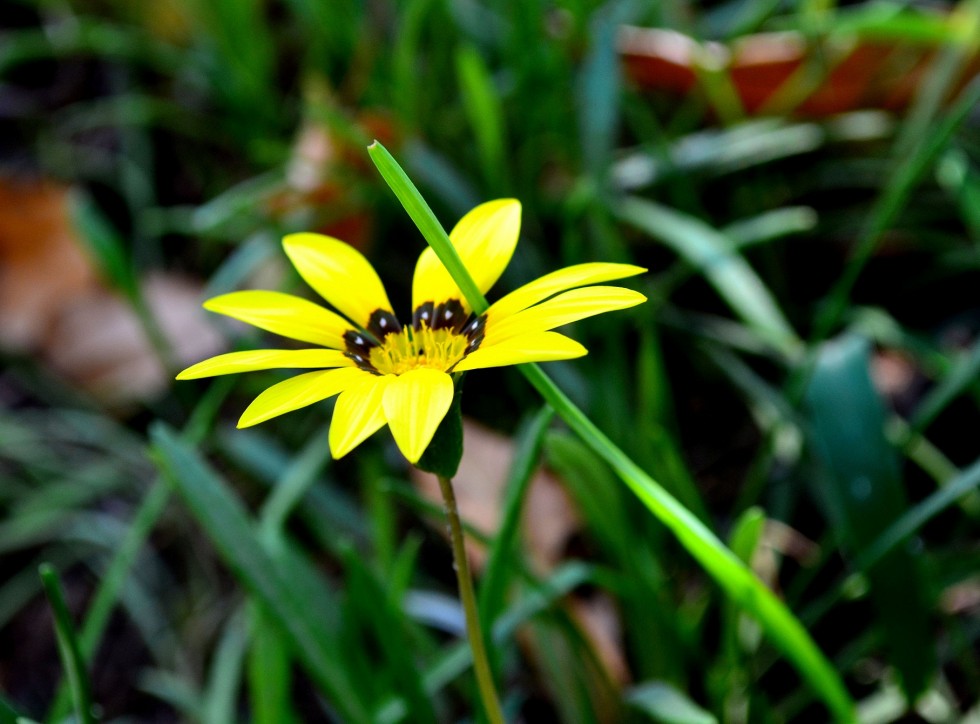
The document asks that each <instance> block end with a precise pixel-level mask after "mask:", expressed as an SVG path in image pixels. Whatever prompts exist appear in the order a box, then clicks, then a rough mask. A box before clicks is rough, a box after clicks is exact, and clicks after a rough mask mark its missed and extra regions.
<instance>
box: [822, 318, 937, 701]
mask: <svg viewBox="0 0 980 724" xmlns="http://www.w3.org/2000/svg"><path fill="white" fill-rule="evenodd" d="M869 364H870V345H869V343H868V342H867V340H865V339H863V338H860V337H857V336H853V335H847V336H844V337H841V338H839V339H837V340H834V341H831V342H827V343H825V344H824V345H823V346H822V347H821V349H820V351H819V354H818V356H817V359H816V364H815V367H814V371H813V376H812V378H811V381H810V384H809V386H808V388H807V391H806V398H805V399H806V409H807V416H808V420H809V424H810V434H811V437H812V440H813V443H814V447H815V449H816V451H817V453H818V454H819V456H820V458H821V460H822V461H823V463H824V465H825V467H826V473H827V474H826V475H825V476H821V477H820V478H818V480H817V481H816V486H815V489H814V493H815V495H816V497H817V498H818V499H819V500H820V502H821V503H822V504H823V506H824V508H825V510H826V513H827V516H828V518H829V519H830V522H831V524H832V525H833V527H834V529H835V530H836V531H837V533H838V535H839V537H840V541H841V544H842V546H843V547H844V549H845V550H846V551H847V552H848V553H849V554H850V555H851V556H856V555H858V554H859V553H860V552H861V551H862V550H863V549H864V548H865V547H866V546H868V545H869V544H871V543H872V542H873V541H874V540H875V539H876V538H877V537H878V535H879V534H880V533H881V532H882V531H884V530H885V529H886V528H887V527H888V526H889V524H890V523H891V522H892V521H894V520H895V519H896V518H898V517H899V516H901V515H902V513H904V512H905V510H906V508H907V507H908V505H907V501H906V498H905V491H904V489H903V487H902V480H901V476H900V471H899V458H898V454H897V452H896V451H895V450H894V449H893V448H892V447H891V445H889V443H888V441H887V440H886V438H885V432H884V425H885V410H884V406H883V405H882V402H881V400H880V399H879V397H878V395H877V393H876V392H875V390H874V387H872V384H871V378H870V375H869V371H868V367H869ZM864 572H865V573H866V575H867V577H868V581H869V583H870V586H871V597H872V599H873V601H874V603H875V606H876V608H877V609H878V613H879V618H878V622H879V623H880V626H881V632H880V633H881V636H882V638H883V640H884V642H885V645H886V648H887V650H888V651H889V658H890V659H891V661H892V663H893V664H894V665H895V667H896V668H897V669H898V670H899V672H900V673H901V676H902V685H903V688H904V690H905V694H906V696H907V697H908V700H909V701H910V702H911V701H914V699H915V698H916V696H918V694H920V693H921V692H922V691H923V690H924V689H925V687H926V685H927V684H928V681H929V679H930V678H931V677H932V675H933V673H934V671H935V667H936V651H935V648H934V641H933V638H932V635H931V632H930V629H931V626H930V621H929V604H928V602H927V594H926V589H925V585H924V581H923V579H922V576H921V571H920V569H919V565H918V561H917V559H916V558H914V557H913V556H912V555H911V553H910V552H909V550H908V549H893V550H892V551H891V552H890V553H888V554H887V555H885V556H882V557H881V558H879V560H878V561H877V562H876V563H875V564H874V565H872V566H870V567H868V568H867V569H866V570H865V571H864Z"/></svg>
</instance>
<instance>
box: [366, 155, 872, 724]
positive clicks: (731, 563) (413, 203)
mask: <svg viewBox="0 0 980 724" xmlns="http://www.w3.org/2000/svg"><path fill="white" fill-rule="evenodd" d="M368 153H369V154H370V156H371V159H372V160H373V161H374V163H375V165H376V166H377V167H378V170H379V171H380V172H381V175H382V177H384V179H385V181H386V182H387V183H388V185H389V186H390V187H391V190H392V191H393V192H394V194H395V196H396V197H398V200H399V201H400V202H401V203H402V205H403V206H404V207H405V210H406V211H407V212H408V214H409V216H410V217H411V218H412V221H414V222H415V225H416V226H417V227H418V228H419V230H420V231H421V232H422V235H423V236H424V237H425V240H426V241H427V242H428V244H429V246H431V247H432V249H433V251H434V252H435V253H436V255H437V256H438V257H439V259H440V260H441V261H442V263H443V264H444V265H445V267H446V269H447V270H448V271H449V273H450V274H451V275H452V277H453V279H454V280H455V282H456V284H457V285H458V286H459V288H460V290H461V291H462V292H463V294H464V295H465V296H466V299H467V301H469V303H470V305H471V306H472V307H473V310H474V311H475V312H476V313H477V314H479V313H482V312H483V311H484V310H486V308H487V301H486V299H485V298H484V296H483V295H482V294H481V293H480V291H479V289H477V288H476V285H475V283H474V282H473V279H472V278H471V277H470V275H469V273H468V272H467V270H466V268H465V267H464V266H463V263H462V261H461V260H460V258H459V256H458V255H457V254H456V250H455V249H454V247H453V245H452V243H451V242H450V241H449V237H448V235H447V234H446V232H445V229H443V227H442V224H441V223H440V222H439V220H438V219H437V218H436V217H435V215H434V214H433V213H432V210H431V209H430V208H429V205H428V204H427V203H426V202H425V200H424V199H423V198H422V196H421V194H420V193H419V191H418V189H417V188H416V187H415V185H414V184H413V183H412V181H411V180H410V179H409V178H408V176H407V175H406V174H405V172H404V171H403V170H402V168H401V167H400V166H399V165H398V162H397V161H395V159H394V158H393V157H392V156H391V154H390V153H389V152H388V151H387V149H385V148H384V146H382V145H381V144H380V143H378V142H375V143H373V144H372V145H371V146H370V147H369V148H368ZM521 371H522V372H523V373H524V375H525V377H526V378H527V379H528V381H530V382H531V384H532V385H534V387H535V388H536V389H537V390H538V392H539V393H541V395H542V397H544V399H545V401H546V402H548V404H550V405H551V406H552V407H553V408H554V410H555V411H556V412H557V413H558V415H559V416H560V417H561V418H562V419H563V420H564V421H565V423H566V424H567V425H568V426H569V427H570V428H572V430H573V431H574V432H575V433H576V434H577V435H578V436H579V437H580V438H581V439H582V440H583V442H585V443H586V444H587V445H588V446H589V447H590V448H592V450H593V451H594V452H596V453H597V454H598V455H599V456H600V457H602V458H603V459H604V460H605V461H606V462H607V463H608V464H609V465H610V466H611V467H612V468H613V470H615V471H616V473H617V475H618V476H619V477H620V478H621V479H622V480H623V482H624V483H626V485H627V486H628V487H629V488H630V490H632V491H633V493H634V494H635V495H636V496H637V497H638V498H639V499H640V501H641V502H642V503H643V504H644V505H645V506H646V507H647V508H648V509H649V510H650V512H651V513H653V514H654V515H655V516H656V517H657V518H658V519H659V520H660V521H661V522H662V523H663V524H664V525H665V526H666V527H667V528H668V529H669V530H670V531H671V532H672V533H673V534H674V535H675V536H676V537H677V539H678V541H679V542H680V543H681V544H682V545H683V546H684V547H685V548H686V549H687V551H688V552H689V553H690V554H691V555H692V556H693V557H694V558H695V559H696V560H697V561H698V563H699V564H700V565H701V566H702V568H704V570H705V571H707V573H708V574H710V575H711V576H712V578H714V579H715V581H716V582H717V583H718V585H719V586H721V588H722V589H723V590H724V591H725V593H726V594H727V595H728V596H729V597H730V598H731V599H732V600H733V601H735V602H736V603H737V604H739V605H740V606H742V607H743V608H744V609H745V610H746V611H747V612H749V613H750V614H752V615H753V616H754V617H755V618H756V619H757V620H758V621H759V623H760V625H761V626H762V628H763V629H764V630H765V631H766V633H767V634H768V636H769V638H770V639H771V640H772V641H773V643H775V644H776V646H777V647H778V648H779V649H780V650H781V651H782V652H783V654H785V656H786V657H787V659H789V660H790V661H791V662H792V663H793V664H794V665H795V666H796V668H797V670H798V671H799V673H800V674H801V676H802V677H803V678H804V679H805V680H806V681H807V682H808V683H809V684H810V686H811V687H812V688H813V690H814V691H815V692H816V693H817V694H818V695H819V696H820V698H821V699H822V700H823V702H824V703H825V704H826V706H827V708H828V709H829V710H830V711H831V712H832V713H833V716H834V718H835V719H836V720H837V721H841V722H853V721H856V718H855V712H854V703H853V701H852V699H851V698H850V696H849V694H848V693H847V690H846V689H845V688H844V685H843V683H842V681H841V679H840V676H839V675H838V673H837V671H836V670H835V669H834V667H833V666H832V665H831V664H830V662H828V661H827V659H826V658H825V657H824V655H823V654H822V653H821V651H820V649H819V648H817V646H816V644H815V643H814V642H813V639H811V638H810V635H809V634H808V633H807V631H806V629H805V628H804V627H803V625H802V624H801V623H800V622H799V620H798V619H797V618H796V617H795V616H793V614H792V613H791V612H790V611H789V609H788V608H786V606H785V605H784V604H783V603H782V602H781V601H780V600H779V599H778V598H777V597H776V596H775V594H773V592H772V591H770V590H769V589H768V588H766V587H765V586H764V585H763V584H762V582H761V581H759V579H758V578H756V576H755V575H754V574H753V573H752V572H751V571H750V570H749V568H748V567H746V565H745V564H744V563H743V562H742V561H740V560H739V559H738V557H737V556H735V555H734V554H733V553H732V552H731V551H730V550H729V549H728V548H727V547H726V546H725V545H724V544H723V543H722V542H721V541H720V540H719V539H718V537H717V536H716V535H715V534H714V533H712V532H711V531H710V530H709V529H708V528H707V527H706V526H705V525H704V524H703V523H702V522H701V521H700V520H698V518H697V517H696V516H695V515H693V514H692V513H691V512H690V511H689V510H688V509H687V508H685V507H684V506H683V505H681V504H680V503H679V502H678V501H677V500H676V499H675V498H674V497H673V496H672V495H670V494H669V493H668V492H667V491H666V490H665V489H664V488H663V487H662V486H661V485H660V484H659V483H657V481H655V480H654V479H653V478H651V477H650V476H649V475H647V473H645V472H644V471H643V470H642V469H640V467H639V466H637V465H636V464H635V463H634V462H633V461H632V460H631V459H630V458H629V457H627V455H626V454H625V453H623V451H621V450H620V449H619V448H618V447H616V445H615V444H614V443H613V442H612V441H611V440H610V439H609V438H607V437H606V436H605V435H604V434H603V433H602V432H601V431H600V430H599V429H598V428H597V427H596V426H595V425H594V424H593V423H592V421H591V420H589V419H588V418H587V417H586V416H585V414H584V413H583V412H582V411H581V410H579V409H578V408H577V407H576V406H575V405H574V403H572V401H571V400H570V399H569V398H568V397H567V396H566V395H565V394H564V393H563V392H562V391H561V390H560V389H559V388H558V386H557V385H555V383H554V382H552V380H551V379H550V378H549V377H548V376H547V375H546V374H545V373H544V372H543V371H542V370H541V368H540V367H539V366H538V365H535V364H527V365H522V366H521Z"/></svg>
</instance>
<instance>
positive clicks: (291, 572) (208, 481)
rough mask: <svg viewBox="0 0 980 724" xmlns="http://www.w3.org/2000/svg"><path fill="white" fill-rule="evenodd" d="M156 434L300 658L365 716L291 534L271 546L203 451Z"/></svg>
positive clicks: (212, 534) (169, 467) (217, 541)
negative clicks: (275, 550) (290, 544)
mask: <svg viewBox="0 0 980 724" xmlns="http://www.w3.org/2000/svg"><path fill="white" fill-rule="evenodd" d="M151 440H152V441H153V445H154V452H155V457H156V459H157V461H158V463H159V465H160V467H161V469H162V471H163V472H164V473H165V474H166V476H167V479H168V480H169V481H170V482H171V484H172V485H173V486H174V488H175V489H176V490H177V491H178V492H179V493H180V495H181V497H183V499H184V501H185V503H186V504H187V506H188V508H189V509H190V511H191V512H192V513H193V514H194V516H195V517H196V518H197V519H198V520H199V521H200V523H201V527H202V528H203V529H204V531H205V532H206V533H207V534H208V536H209V538H210V539H211V540H212V542H213V543H214V545H215V547H216V548H217V550H218V552H219V553H220V554H221V556H222V558H223V559H224V560H225V562H226V564H227V565H228V566H229V567H230V568H231V570H232V572H233V573H234V574H235V576H236V578H237V579H238V580H239V581H240V582H241V583H242V584H243V585H244V586H245V587H246V588H247V589H248V590H249V591H250V592H251V593H252V594H253V595H254V596H255V597H256V599H257V600H259V601H260V602H261V603H262V606H263V607H264V608H265V610H266V611H267V612H268V613H269V614H270V616H271V617H272V619H273V620H274V621H275V622H276V624H277V625H278V626H279V627H280V628H281V629H282V631H283V632H284V633H285V634H286V635H287V636H288V637H289V639H290V642H291V644H292V646H293V647H294V649H295V651H296V654H297V656H298V657H299V659H300V661H302V662H303V664H304V665H305V668H306V670H307V671H308V672H309V674H310V676H311V677H312V678H313V679H314V681H316V683H317V684H318V685H319V686H320V687H321V688H322V690H323V692H324V693H325V694H326V695H327V696H328V697H329V698H330V701H331V704H332V705H333V706H335V707H336V708H337V711H338V712H339V713H340V714H341V715H342V716H343V717H344V719H345V720H347V721H351V722H364V723H365V724H366V722H368V721H369V720H370V718H371V717H370V716H369V714H368V713H367V709H366V707H365V705H364V703H363V702H362V701H360V700H358V699H357V698H356V696H354V695H352V692H356V691H357V689H356V688H355V687H354V685H353V682H351V681H350V680H349V677H348V676H347V673H346V671H345V669H344V666H343V657H342V652H341V651H340V650H338V648H337V646H336V645H335V644H336V641H335V636H334V634H333V632H332V630H331V628H330V626H331V623H330V622H329V621H328V620H327V619H326V618H325V617H324V613H325V609H324V605H325V604H327V602H328V599H329V596H330V593H329V590H327V589H326V588H325V586H323V585H322V581H321V579H320V578H319V574H318V573H317V572H316V571H315V570H314V569H313V568H312V566H311V565H310V564H309V562H308V561H306V560H305V559H303V558H302V557H301V556H300V555H299V553H298V552H296V551H295V550H293V549H291V548H289V547H288V546H287V545H286V542H285V541H282V544H281V547H280V550H279V551H278V553H279V555H274V554H273V553H270V552H269V551H268V550H266V549H265V548H264V547H263V546H262V544H261V543H260V541H259V539H258V537H257V535H256V532H255V530H254V527H253V525H252V522H251V521H250V519H249V517H248V515H247V513H246V511H245V510H244V508H243V507H242V505H241V503H240V502H239V501H238V499H237V498H236V497H235V496H234V495H233V494H232V493H231V492H230V491H229V490H228V489H227V487H226V484H225V483H224V482H223V481H222V480H221V478H220V477H218V475H217V474H216V473H215V472H214V471H213V470H212V469H211V468H210V467H209V466H207V465H206V464H205V462H204V461H203V460H202V459H201V457H200V456H199V454H198V453H197V452H196V451H195V450H194V449H193V448H192V447H191V446H190V445H188V444H187V443H186V442H184V441H182V440H180V439H179V438H178V437H177V436H176V435H174V433H173V432H172V431H171V430H170V429H169V428H168V427H166V426H164V425H163V424H159V423H158V424H157V425H155V426H154V427H153V429H152V430H151ZM313 588H316V589H317V590H315V591H314V590H313ZM314 596H316V597H314ZM325 597H326V598H325ZM327 610H330V609H327Z"/></svg>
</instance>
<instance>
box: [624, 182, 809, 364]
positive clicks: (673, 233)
mask: <svg viewBox="0 0 980 724" xmlns="http://www.w3.org/2000/svg"><path fill="white" fill-rule="evenodd" d="M616 213H617V215H618V216H619V217H620V218H622V219H623V220H624V221H626V222H628V223H630V224H632V225H633V226H635V227H637V228H638V229H640V230H642V231H644V232H646V233H648V234H650V235H651V236H654V237H656V238H658V239H660V240H661V241H663V242H664V243H666V244H667V245H668V246H669V247H670V248H671V249H672V250H673V251H674V252H675V253H677V254H679V255H680V256H681V257H682V258H684V259H685V260H687V261H688V262H689V263H690V264H692V265H694V266H695V267H696V268H698V269H699V270H701V272H702V273H703V274H704V275H705V277H707V279H708V281H710V282H711V284H712V286H713V287H714V288H715V290H716V291H717V292H718V294H719V295H720V296H721V297H722V298H723V299H724V300H725V301H726V302H727V303H728V305H729V306H730V307H731V308H732V310H734V311H735V313H736V314H738V315H739V316H740V317H741V318H742V319H743V320H745V322H746V323H748V324H749V325H750V326H751V327H752V328H754V329H755V330H756V331H757V332H758V333H759V334H760V336H762V337H764V338H765V339H766V340H767V341H769V342H770V343H771V344H772V345H773V346H774V347H776V349H778V350H779V351H780V352H782V353H783V354H784V355H786V356H788V357H794V356H796V355H797V354H798V352H799V350H800V340H799V338H798V337H797V336H796V334H795V332H793V329H792V327H791V326H790V324H789V322H787V321H786V318H785V317H784V316H783V313H782V312H781V311H780V310H779V307H778V306H777V305H776V301H775V300H774V299H773V297H772V295H771V294H770V293H769V290H768V289H767V288H766V286H765V284H763V282H762V280H761V279H760V278H759V277H758V275H756V273H755V271H753V269H752V267H750V266H749V265H748V263H746V261H745V260H744V259H743V258H742V257H741V256H740V255H739V254H738V252H737V251H736V250H735V248H734V245H733V244H732V242H731V240H730V239H728V238H727V237H725V236H724V235H723V234H722V233H721V232H719V231H717V230H715V229H713V228H712V227H710V226H708V225H707V224H706V223H704V222H703V221H701V220H700V219H696V218H694V217H692V216H687V215H686V214H682V213H680V212H677V211H674V210H673V209H668V208H666V207H664V206H661V205H659V204H655V203H654V202H652V201H647V200H645V199H639V198H627V199H625V200H624V201H622V202H621V203H620V204H619V205H618V206H617V208H616Z"/></svg>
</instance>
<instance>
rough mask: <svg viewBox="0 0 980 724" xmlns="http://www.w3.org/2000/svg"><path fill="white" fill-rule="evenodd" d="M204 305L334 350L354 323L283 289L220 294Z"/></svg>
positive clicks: (256, 325) (293, 337)
mask: <svg viewBox="0 0 980 724" xmlns="http://www.w3.org/2000/svg"><path fill="white" fill-rule="evenodd" d="M204 308H205V309H207V310H210V311H212V312H217V313H218V314H224V315H225V316H228V317H232V318H234V319H238V320H241V321H242V322H247V323H248V324H251V325H252V326H255V327H258V328H259V329H264V330H265V331H267V332H272V333H274V334H281V335H282V336H283V337H289V338H290V339H298V340H301V341H303V342H312V343H313V344H322V345H323V346H324V347H333V348H334V349H343V348H344V332H346V331H348V330H350V329H353V325H351V323H350V322H348V321H347V320H346V319H344V318H343V317H341V316H340V315H339V314H334V313H333V312H331V311H330V310H328V309H324V308H323V307H321V306H320V305H319V304H314V303H313V302H310V301H308V300H306V299H303V298H301V297H296V296H293V295H292V294H283V293H282V292H266V291H253V292H232V293H231V294H222V295H221V296H220V297H215V298H214V299H209V300H208V301H206V302H205V303H204Z"/></svg>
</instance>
